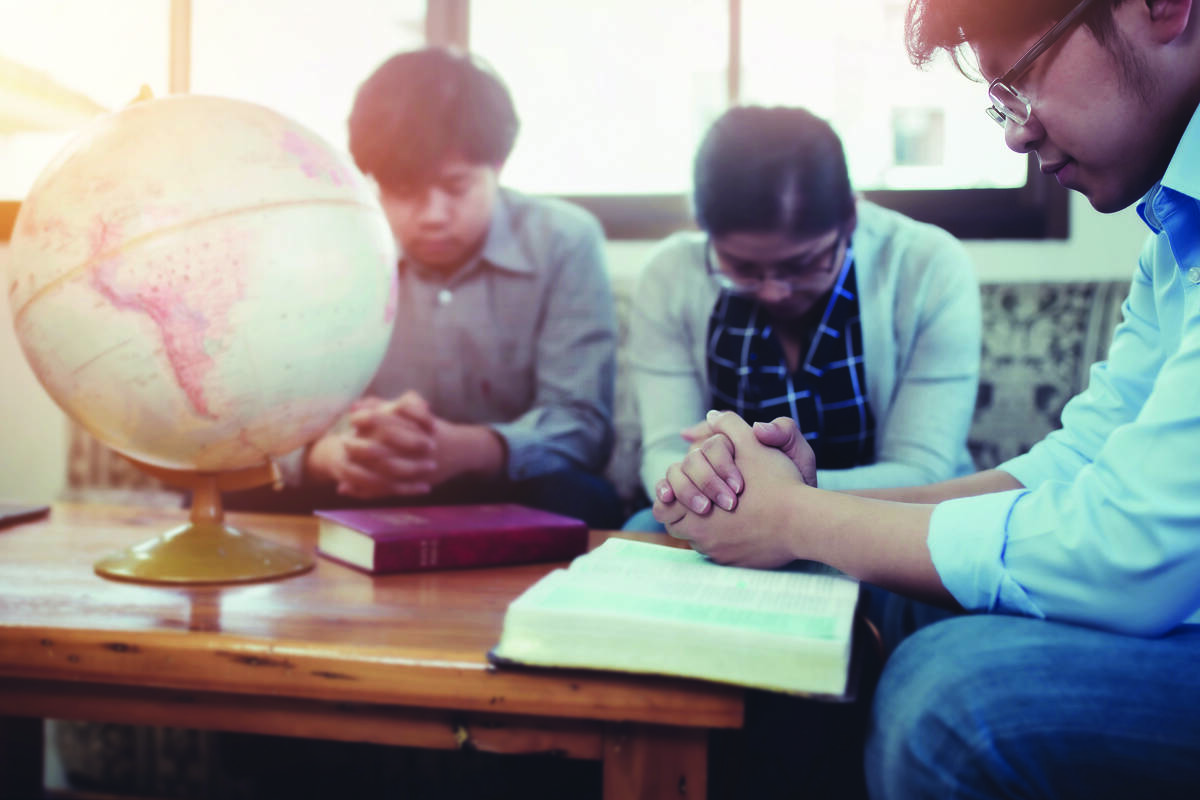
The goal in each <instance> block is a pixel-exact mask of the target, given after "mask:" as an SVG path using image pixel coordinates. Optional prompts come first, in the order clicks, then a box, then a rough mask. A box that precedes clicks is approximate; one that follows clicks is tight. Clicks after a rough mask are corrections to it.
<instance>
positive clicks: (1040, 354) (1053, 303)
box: [53, 276, 1129, 797]
mask: <svg viewBox="0 0 1200 800" xmlns="http://www.w3.org/2000/svg"><path fill="white" fill-rule="evenodd" d="M635 278H636V276H623V277H622V276H618V277H615V278H614V292H615V295H616V301H617V312H618V318H619V320H620V344H619V350H618V374H617V385H616V416H615V424H616V446H615V449H614V452H613V455H612V458H611V460H610V462H609V465H608V470H607V474H608V476H609V477H610V479H611V480H612V481H613V483H614V484H615V485H616V486H617V488H618V491H619V493H620V495H621V497H622V500H623V502H624V503H625V504H626V506H627V509H626V510H627V511H632V510H634V509H635V508H636V507H638V505H639V504H640V503H644V502H645V501H644V499H643V497H642V491H641V489H640V486H639V481H638V477H637V475H638V469H637V467H638V461H639V455H640V443H639V440H640V429H639V425H638V416H637V408H636V404H635V402H634V397H633V391H632V386H631V385H630V381H629V370H628V348H627V347H626V343H627V341H628V324H627V316H628V309H629V307H630V299H631V293H632V290H633V283H634V281H635ZM1128 288H1129V286H1128V283H1126V282H1124V281H1092V282H1080V283H1060V282H1032V283H988V284H984V285H983V286H982V287H981V290H982V304H983V352H982V364H981V376H980V385H979V393H978V400H977V403H976V408H975V416H974V420H973V424H972V426H971V429H970V433H969V441H968V444H969V446H970V450H971V453H972V456H973V457H974V459H975V463H976V466H977V467H979V468H980V469H986V468H989V467H993V466H995V465H996V464H999V463H1000V462H1002V461H1004V460H1005V459H1007V458H1010V457H1012V456H1015V455H1018V454H1020V453H1022V452H1024V451H1025V450H1027V449H1028V448H1029V447H1030V446H1031V445H1032V444H1033V443H1034V442H1036V441H1038V440H1039V439H1041V438H1042V437H1043V436H1045V435H1046V434H1047V433H1048V432H1050V431H1051V430H1054V429H1055V428H1056V427H1058V425H1059V417H1060V415H1061V412H1062V407H1063V405H1064V404H1065V403H1066V402H1067V400H1069V399H1070V398H1071V397H1072V396H1073V395H1074V394H1076V393H1077V392H1079V391H1080V390H1081V389H1083V388H1084V387H1085V386H1086V385H1087V379H1088V369H1089V367H1090V365H1091V364H1092V362H1094V361H1096V360H1099V359H1101V358H1103V357H1104V354H1105V352H1106V350H1107V347H1108V343H1109V341H1110V339H1111V336H1112V330H1113V328H1114V326H1115V325H1116V323H1117V322H1118V321H1119V319H1120V308H1121V303H1122V302H1123V300H1124V298H1125V295H1126V293H1127V291H1128ZM70 441H71V445H70V447H71V450H70V458H69V468H68V477H67V486H68V488H67V490H66V493H65V497H64V499H70V500H85V501H87V500H90V501H106V502H123V503H150V504H156V505H157V504H165V505H176V506H177V505H178V504H179V501H180V498H179V496H178V494H176V493H175V492H173V491H171V490H168V489H165V487H163V486H161V485H160V484H158V483H157V482H156V481H155V480H154V479H152V478H150V477H149V476H147V475H145V474H143V473H141V472H139V471H138V470H136V469H135V468H134V467H133V466H132V465H130V464H129V463H128V462H126V461H124V460H123V459H121V458H120V457H118V456H115V455H114V454H113V453H112V452H111V451H109V450H108V448H106V447H105V446H103V445H102V444H100V443H99V442H97V441H96V440H95V439H94V438H92V437H91V436H90V435H89V434H88V433H87V432H86V431H84V430H82V429H81V428H75V429H74V430H73V431H72V434H71V437H70ZM53 730H54V738H55V741H56V743H57V750H58V757H59V759H60V760H61V763H62V766H63V769H64V772H65V774H66V776H67V778H68V779H69V781H70V782H71V783H72V784H73V785H75V786H78V787H81V788H87V789H91V790H103V791H120V792H124V793H137V794H157V795H159V796H175V797H221V796H230V790H231V788H232V786H231V783H230V780H231V779H230V777H229V776H228V775H227V774H225V772H224V771H223V765H224V764H225V763H226V761H225V759H224V758H223V757H221V756H220V751H221V748H220V747H217V746H215V745H214V744H213V741H214V739H213V737H208V736H206V735H204V734H197V733H196V732H192V731H180V730H170V729H150V728H133V727H129V726H118V725H98V724H92V723H60V724H56V725H55V726H54V729H53ZM234 794H236V792H234Z"/></svg>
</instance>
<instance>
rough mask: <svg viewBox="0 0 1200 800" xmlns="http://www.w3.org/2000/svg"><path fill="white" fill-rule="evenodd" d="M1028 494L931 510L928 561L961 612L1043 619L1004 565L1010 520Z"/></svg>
mask: <svg viewBox="0 0 1200 800" xmlns="http://www.w3.org/2000/svg"><path fill="white" fill-rule="evenodd" d="M1018 480H1019V479H1018ZM1028 493H1029V492H1028V490H1026V489H1013V490H1011V491H1007V492H994V493H992V494H982V495H978V496H976V497H961V498H958V499H956V500H947V501H945V502H942V503H939V504H938V505H937V506H936V507H935V508H934V509H933V516H932V517H931V518H930V520H929V536H928V539H927V544H928V546H929V555H930V558H932V560H933V567H934V569H936V570H937V573H938V576H939V577H940V578H941V579H942V584H943V585H944V586H945V587H946V590H947V591H948V592H950V594H951V595H953V596H954V599H955V600H957V601H958V602H959V604H960V605H962V607H963V608H965V609H968V610H972V611H1009V612H1014V613H1019V614H1027V615H1029V616H1034V617H1041V616H1042V614H1041V612H1040V611H1038V609H1037V607H1036V606H1035V605H1034V604H1033V602H1032V601H1031V600H1030V599H1029V595H1028V594H1026V592H1025V590H1024V589H1022V588H1021V586H1020V585H1019V584H1018V583H1017V582H1016V581H1014V580H1013V579H1012V577H1011V576H1010V575H1009V574H1008V572H1007V570H1006V568H1005V565H1004V550H1005V545H1006V544H1007V542H1008V520H1009V517H1010V516H1011V515H1012V510H1013V506H1014V505H1016V503H1017V502H1018V501H1019V500H1020V499H1021V498H1022V497H1024V496H1025V495H1026V494H1028Z"/></svg>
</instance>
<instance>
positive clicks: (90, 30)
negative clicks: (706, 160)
mask: <svg viewBox="0 0 1200 800" xmlns="http://www.w3.org/2000/svg"><path fill="white" fill-rule="evenodd" d="M905 7H906V0H841V1H840V2H838V3H829V2H828V0H653V2H646V0H606V2H604V3H574V2H559V0H473V2H472V0H341V2H339V3H337V4H336V6H334V7H330V8H329V9H325V10H324V11H323V12H322V13H319V14H316V13H298V9H297V4H296V3H295V2H294V0H291V2H289V0H254V2H244V0H121V2H120V3H116V4H114V3H103V4H102V3H95V2H93V0H43V2H40V3H30V2H28V0H0V13H5V17H4V18H5V19H6V20H13V19H16V20H19V21H20V24H17V25H5V26H4V27H3V28H0V70H3V69H4V65H5V64H6V63H7V60H12V61H13V62H15V63H18V64H19V65H23V66H25V67H29V68H32V69H34V70H42V71H44V72H45V77H46V78H47V79H48V80H50V81H53V83H54V85H55V87H56V88H57V89H61V90H62V91H63V92H64V93H65V94H64V95H62V96H60V97H59V98H58V100H57V103H58V105H55V106H54V108H56V109H57V111H58V112H62V111H63V108H60V107H59V106H64V107H65V108H67V109H68V110H69V109H71V108H74V106H72V105H71V103H70V102H68V101H67V100H65V99H63V98H64V97H65V96H66V95H72V96H75V97H76V100H78V99H80V98H82V100H83V101H84V105H85V106H86V104H87V102H91V103H92V104H94V105H95V106H99V107H102V108H116V107H119V106H120V105H122V104H123V103H125V102H128V100H129V99H131V98H132V96H133V95H135V94H136V92H137V90H138V87H140V86H141V85H142V84H147V85H149V87H150V88H151V89H152V90H153V91H154V93H155V94H161V93H164V92H165V91H167V90H168V88H170V89H171V90H173V91H183V90H190V91H194V92H199V93H206V94H219V95H225V96H230V97H238V98H242V99H246V100H251V101H255V102H259V103H263V104H265V105H269V106H271V107H273V108H275V109H277V110H279V111H281V112H283V113H285V114H287V115H289V116H291V117H293V118H294V119H296V120H297V121H299V122H301V123H303V124H306V125H308V126H309V127H311V128H313V129H314V130H315V131H317V132H318V133H320V134H321V135H323V136H324V137H325V138H326V139H328V140H329V141H330V142H332V143H333V144H334V145H335V146H338V147H342V148H345V147H346V126H345V121H346V117H347V115H348V113H349V109H350V104H351V102H352V101H353V96H354V92H355V91H356V90H357V87H358V85H359V83H360V82H361V81H362V80H363V78H365V77H366V75H367V74H369V73H370V71H371V70H372V69H374V67H375V66H376V65H378V64H379V63H380V62H381V61H383V59H385V58H386V57H388V56H389V55H391V54H392V53H395V52H397V51H400V50H404V49H409V48H412V47H416V46H419V45H421V44H422V43H423V42H425V41H430V42H435V43H448V44H457V45H459V46H462V47H469V48H470V49H472V50H473V51H474V52H476V53H477V54H479V55H480V56H482V57H483V58H484V59H486V60H487V61H489V62H490V63H491V64H492V65H493V66H494V67H495V68H496V70H497V71H498V72H499V73H500V75H501V76H502V77H503V78H504V79H505V81H506V82H507V83H508V85H509V88H510V89H511V91H512V93H513V96H514V100H515V101H516V105H517V112H518V114H519V115H520V117H521V120H522V128H521V134H520V136H519V138H518V141H517V147H516V150H515V151H514V153H513V156H512V158H511V159H510V163H509V164H508V165H506V167H505V173H504V176H503V178H504V181H505V183H506V184H508V185H511V186H514V187H516V188H519V189H522V190H525V191H529V192H534V193H550V194H557V195H562V196H565V197H567V198H569V199H571V200H574V201H576V202H578V203H580V204H581V205H584V206H585V207H588V208H590V209H591V210H592V211H593V212H595V213H596V214H597V215H598V216H599V217H600V219H601V220H602V221H603V222H604V224H605V228H606V230H607V231H608V234H609V236H610V237H612V238H657V237H660V236H663V235H666V234H667V233H669V232H671V231H673V230H677V229H679V228H682V227H688V226H689V225H690V224H691V216H690V212H689V208H688V201H689V191H690V184H691V160H692V156H693V153H694V152H695V149H696V146H697V144H698V142H699V140H700V137H701V136H702V135H703V133H704V131H705V130H706V129H707V127H708V126H709V124H710V123H711V122H712V121H713V120H714V119H715V118H716V117H717V116H718V115H719V114H720V113H721V112H722V111H723V110H724V109H725V108H727V107H728V106H729V105H731V104H734V103H761V104H789V105H804V106H806V107H808V108H810V109H811V110H813V111H814V112H815V113H817V114H819V115H821V116H823V117H825V118H827V119H828V120H829V121H830V122H831V123H832V124H833V126H834V128H835V129H837V130H838V132H839V134H840V135H841V137H842V140H843V142H844V144H845V147H846V151H847V160H848V162H849V165H850V169H851V178H852V180H853V182H854V185H855V187H856V188H857V189H859V190H861V191H863V192H864V193H865V194H866V195H867V196H868V197H869V198H870V199H872V200H875V201H876V202H879V203H881V204H883V205H886V206H890V207H893V208H897V209H898V210H901V211H903V212H905V213H907V214H909V215H911V216H914V217H916V218H918V219H925V220H928V221H931V222H934V223H935V224H939V225H941V226H942V227H945V228H947V229H948V230H950V231H951V232H953V233H955V234H957V235H959V236H961V237H964V238H1043V237H1065V236H1066V212H1067V203H1066V192H1065V190H1063V189H1061V188H1060V187H1059V186H1058V185H1057V183H1055V182H1054V181H1053V180H1052V179H1047V178H1046V177H1045V176H1042V175H1041V174H1040V173H1039V172H1038V171H1037V169H1036V165H1035V164H1033V163H1032V162H1031V161H1029V160H1022V159H1021V158H1018V157H1016V156H1014V155H1013V154H1012V153H1010V152H1009V151H1008V150H1007V149H1006V148H1005V147H1004V143H1003V140H1002V138H1001V137H1000V136H998V135H997V132H996V130H995V126H994V124H993V123H991V122H990V121H989V120H988V119H987V118H986V116H985V115H984V114H983V112H982V108H983V105H984V99H983V95H984V92H983V88H982V86H981V85H980V84H975V83H971V82H970V81H967V80H965V79H964V78H963V77H962V76H961V75H959V74H958V73H957V71H955V70H954V68H953V67H952V65H950V64H949V62H948V60H946V61H945V63H943V64H941V65H940V66H939V67H938V68H937V69H935V70H933V71H927V72H925V73H922V72H919V71H917V70H915V69H914V68H913V67H912V66H911V65H909V63H908V61H907V57H906V56H905V54H904V51H903V37H902V25H903V16H904V11H905ZM114 9H115V10H114ZM64 20H70V24H64V22H63V21H64ZM117 43H119V46H118V45H117ZM168 67H169V69H168ZM168 72H170V75H168ZM4 75H5V73H3V72H0V92H3V91H5V84H4V82H3V81H5V80H6V79H5V77H4ZM0 99H6V98H0ZM7 105H8V104H7V103H6V104H5V107H7ZM52 105H53V104H52ZM44 113H49V112H44ZM75 113H76V114H77V115H81V116H82V117H84V118H86V116H87V113H88V112H80V111H79V110H78V109H76V110H75ZM91 113H94V111H92V112H91ZM67 116H68V117H69V116H70V114H69V113H68V114H67ZM3 121H4V117H3V115H0V123H3ZM59 124H62V125H66V126H67V127H68V128H69V127H71V126H73V125H77V124H79V123H78V122H77V121H76V120H72V119H64V120H63V121H61V122H60V123H59ZM68 134H69V131H68V132H67V133H64V131H62V130H58V131H52V132H46V131H39V132H34V133H29V132H27V131H22V132H19V133H12V132H10V131H6V130H5V129H4V128H0V181H4V182H3V183H0V200H4V199H6V198H8V199H12V200H16V199H19V197H20V196H21V194H23V192H24V191H25V190H26V189H27V188H28V185H29V184H30V183H31V182H32V178H33V175H35V174H36V171H37V168H40V165H41V164H44V163H45V162H46V160H48V158H49V156H50V155H51V154H52V153H53V151H54V150H55V149H57V147H59V146H61V144H62V142H63V141H64V140H65V137H66V135H68ZM34 142H36V143H34ZM29 148H35V149H33V150H30V149H29ZM14 164H15V165H17V167H19V168H17V167H14V166H13V165H14ZM15 208H16V203H15V202H10V203H7V204H0V239H2V238H5V234H6V232H7V231H6V228H5V213H6V209H7V212H8V215H9V227H11V216H14V215H15Z"/></svg>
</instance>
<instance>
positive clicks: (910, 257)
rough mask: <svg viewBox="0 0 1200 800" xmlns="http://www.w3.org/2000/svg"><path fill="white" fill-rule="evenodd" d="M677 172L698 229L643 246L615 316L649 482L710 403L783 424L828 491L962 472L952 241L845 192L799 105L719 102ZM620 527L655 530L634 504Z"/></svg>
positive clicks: (964, 369) (827, 143)
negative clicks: (623, 325)
mask: <svg viewBox="0 0 1200 800" xmlns="http://www.w3.org/2000/svg"><path fill="white" fill-rule="evenodd" d="M693 180H694V187H693V207H694V214H695V219H696V223H697V225H698V227H699V231H695V232H680V233H677V234H674V235H672V236H671V237H669V238H668V239H666V240H665V241H663V242H662V243H660V244H659V245H658V246H657V248H656V249H655V251H654V252H653V254H652V255H651V257H650V259H649V261H648V263H647V264H646V266H645V267H644V269H643V270H642V272H641V274H640V276H639V281H638V285H637V290H636V292H635V293H634V301H633V309H632V313H631V315H630V319H631V321H630V343H629V351H630V353H631V356H630V360H631V364H630V366H631V373H632V375H633V382H634V387H635V391H636V397H637V403H638V411H639V416H640V421H641V426H642V465H641V478H642V483H643V485H644V487H645V488H646V490H647V492H648V493H650V492H653V488H654V485H655V484H656V483H657V482H658V481H659V480H660V479H662V477H663V476H664V475H665V474H666V471H667V467H668V466H670V465H671V464H672V463H673V462H675V461H678V460H679V459H681V458H682V457H683V456H684V455H685V454H686V452H687V449H688V447H689V446H690V443H691V442H693V441H695V440H696V439H698V438H700V437H702V436H704V435H706V431H707V427H706V425H705V424H704V422H703V418H704V412H705V411H706V410H707V409H710V408H719V409H729V410H733V411H736V412H737V413H738V414H739V415H741V416H743V417H744V418H746V419H748V420H750V421H756V420H762V421H768V420H771V419H774V418H775V417H779V416H786V417H789V418H790V419H792V420H794V421H795V423H796V424H797V425H798V426H799V428H800V430H801V431H803V434H804V436H805V438H806V440H807V441H808V443H809V446H810V447H811V448H812V449H813V450H814V451H815V452H816V454H817V459H816V464H817V467H818V468H819V469H818V473H817V479H818V481H819V483H820V485H822V486H828V487H830V488H838V489H851V488H863V487H869V486H889V485H908V484H918V483H927V482H929V481H934V480H940V479H943V478H950V477H953V476H954V475H960V474H964V473H966V472H969V471H970V470H971V468H972V467H971V460H970V456H969V454H968V452H967V448H966V436H967V429H968V427H969V426H970V423H971V415H972V412H973V410H974V407H975V393H976V390H977V384H978V376H979V358H980V337H981V333H980V325H981V323H980V300H979V288H978V285H977V282H976V277H975V269H974V266H973V265H972V263H971V262H970V261H969V260H968V258H967V256H966V253H965V250H964V249H963V247H962V245H961V243H959V242H958V241H957V240H956V239H954V238H953V237H952V236H950V235H949V234H948V233H946V232H945V231H943V230H941V229H938V228H935V227H933V226H931V225H927V224H924V223H920V222H916V221H914V220H912V219H909V218H907V217H904V216H902V215H900V214H898V213H896V212H893V211H889V210H886V209H883V208H880V207H879V206H876V205H873V204H872V203H869V202H866V201H864V200H859V199H856V197H855V195H854V193H853V191H852V189H851V185H850V178H849V175H848V172H847V168H846V160H845V156H844V153H843V150H842V145H841V141H840V140H839V138H838V136H837V134H836V133H835V132H834V131H833V129H832V128H831V127H830V126H829V125H828V123H826V122H825V121H823V120H821V119H819V118H817V117H816V116H814V115H813V114H812V113H810V112H809V111H807V110H805V109H802V108H788V107H773V108H766V107H757V106H744V107H737V108H732V109H730V110H729V111H727V112H726V113H724V114H723V115H722V116H721V117H720V118H719V119H717V120H716V121H715V122H714V123H713V125H712V126H711V127H710V129H709V130H708V131H707V133H706V135H705V136H704V138H703V141H702V142H701V144H700V146H699V148H698V150H697V153H696V156H695V161H694V175H693ZM649 496H651V497H652V496H653V495H652V494H650V495H649ZM731 499H732V498H728V499H727V498H724V497H718V498H716V502H717V503H719V504H724V503H725V502H727V500H731ZM626 527H627V528H634V529H639V530H654V529H658V530H661V529H662V528H661V525H659V524H658V523H656V522H655V521H654V519H653V517H652V516H651V514H650V512H649V511H648V510H647V511H644V512H639V513H638V514H637V515H635V517H634V518H632V519H631V520H630V521H629V522H628V523H626Z"/></svg>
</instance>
